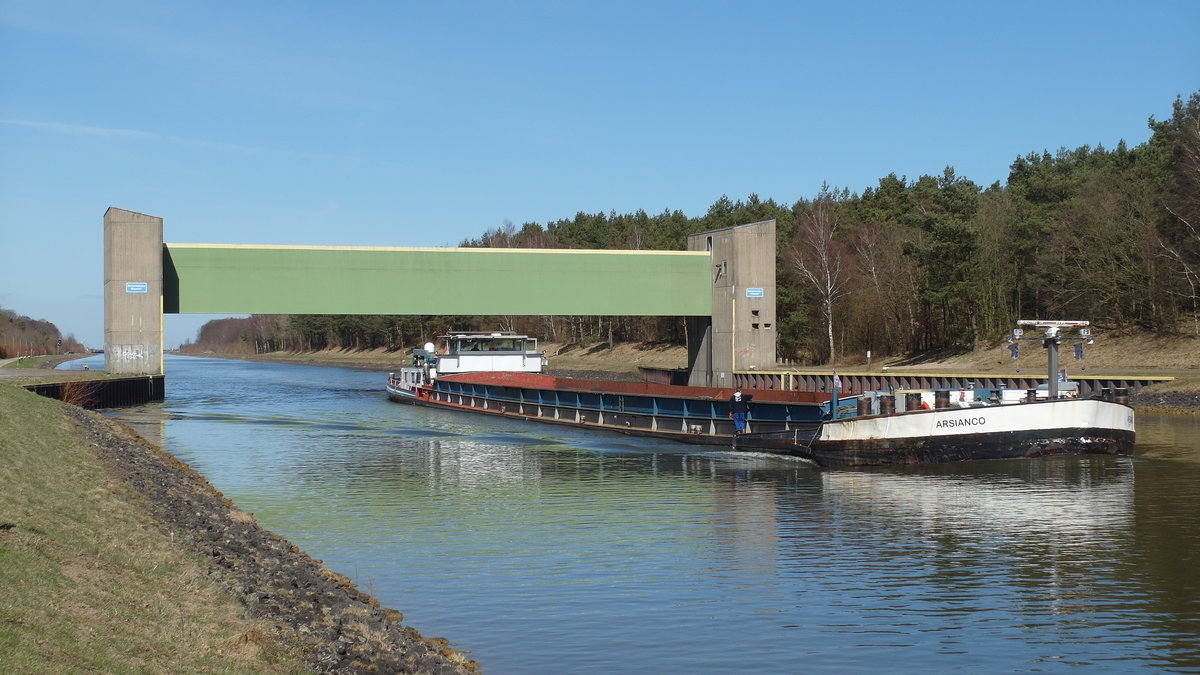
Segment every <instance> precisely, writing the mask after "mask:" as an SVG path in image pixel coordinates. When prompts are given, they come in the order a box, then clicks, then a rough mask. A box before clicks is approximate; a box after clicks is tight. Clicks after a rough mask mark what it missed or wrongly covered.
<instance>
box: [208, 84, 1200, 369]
mask: <svg viewBox="0 0 1200 675" xmlns="http://www.w3.org/2000/svg"><path fill="white" fill-rule="evenodd" d="M1148 124H1149V128H1150V132H1151V136H1150V138H1149V140H1147V141H1146V142H1145V143H1142V144H1141V145H1138V146H1137V147H1134V148H1130V147H1127V145H1126V144H1125V143H1124V142H1123V141H1122V142H1120V143H1118V144H1117V146H1116V147H1115V148H1113V149H1107V148H1104V147H1102V146H1097V147H1090V146H1086V145H1085V146H1082V147H1078V148H1075V149H1067V148H1062V149H1059V150H1058V151H1057V152H1054V153H1051V152H1048V151H1042V152H1030V153H1028V154H1025V155H1021V156H1018V157H1016V159H1015V160H1014V161H1013V162H1012V164H1011V166H1010V167H1009V174H1008V179H1007V181H1006V182H1005V183H1004V184H1001V183H1000V182H998V181H997V182H996V183H993V184H992V185H989V186H986V187H985V186H981V185H979V184H977V183H975V182H974V181H972V180H970V179H969V178H967V177H965V176H960V175H958V174H957V173H956V172H955V171H954V169H953V168H952V167H947V168H946V169H945V170H944V171H942V172H941V173H940V174H939V175H922V176H920V177H918V178H916V179H915V180H910V179H908V178H907V177H905V176H897V175H896V174H894V173H893V174H889V175H887V176H884V177H883V178H881V179H879V181H878V183H877V184H876V185H874V186H871V187H868V188H866V189H864V190H862V191H861V192H851V191H850V190H849V189H848V188H844V187H842V188H838V187H831V186H829V185H824V186H822V187H821V189H820V190H819V191H818V192H817V194H816V195H815V196H813V197H811V198H802V199H799V200H797V201H796V202H794V203H792V204H790V205H787V204H783V203H778V202H776V201H774V200H772V199H766V200H763V199H760V198H759V197H758V196H757V195H754V194H751V195H750V196H749V197H748V198H746V199H745V200H737V201H733V200H731V199H729V198H728V197H727V196H722V197H721V198H720V199H718V200H717V201H716V202H714V203H713V204H712V205H711V206H710V207H709V208H708V210H707V212H706V213H705V214H704V215H702V216H699V217H688V216H686V215H684V214H683V213H682V212H681V211H678V210H664V211H662V212H661V213H656V214H649V213H647V212H645V211H641V210H639V211H637V212H635V213H626V214H620V213H617V212H615V211H610V212H608V213H603V212H601V213H584V212H579V213H577V214H575V216H574V217H573V218H564V219H560V220H555V221H552V222H548V223H545V224H541V223H536V222H528V223H523V224H522V225H521V226H519V227H518V226H516V225H514V224H512V223H505V224H504V225H503V226H502V227H498V228H495V229H491V230H488V231H486V232H484V233H483V234H482V235H481V236H479V237H478V238H475V239H470V240H467V241H464V242H462V244H461V245H462V246H465V247H492V248H512V247H519V248H578V249H629V250H637V249H658V250H680V249H683V248H685V247H686V241H687V236H688V235H689V234H693V233H697V232H704V231H709V230H715V229H720V228H724V227H729V226H733V225H739V224H745V223H751V222H756V221H760V220H766V219H775V221H776V224H777V228H776V229H777V237H778V242H777V244H778V246H777V251H778V260H777V279H778V288H777V308H776V309H777V327H778V330H779V333H778V336H779V337H778V339H779V353H780V355H781V357H784V358H793V359H799V360H801V361H806V362H810V363H825V362H831V361H834V360H846V359H851V360H853V359H856V358H858V356H859V355H862V354H864V353H865V352H866V351H867V350H872V351H873V352H874V353H875V354H880V355H882V354H902V353H918V352H927V351H930V350H966V349H971V348H975V347H979V346H981V345H984V344H986V343H988V342H990V341H994V340H997V339H999V338H1000V337H1001V336H1003V335H1004V334H1005V333H1007V332H1008V331H1009V330H1010V329H1011V328H1012V326H1013V325H1014V322H1015V321H1016V320H1017V319H1021V318H1067V319H1087V320H1090V321H1092V322H1093V323H1094V324H1097V325H1098V326H1100V327H1102V328H1104V327H1126V326H1133V327H1138V328H1141V329H1144V330H1147V331H1151V332H1154V333H1158V334H1180V333H1183V334H1190V335H1194V336H1200V92H1197V93H1194V94H1192V95H1191V96H1190V97H1188V98H1187V99H1184V98H1182V97H1180V98H1177V99H1176V100H1175V102H1174V104H1173V112H1172V115H1171V117H1170V118H1168V119H1165V120H1156V119H1154V118H1153V117H1151V118H1150V119H1149V122H1148ZM450 328H454V329H458V330H495V329H509V330H518V331H521V332H525V333H529V334H532V335H536V336H538V337H540V338H542V339H543V340H551V341H567V342H589V341H605V340H607V341H610V342H611V341H638V342H645V341H667V342H676V343H682V342H683V341H684V339H685V334H684V330H683V321H682V320H681V319H679V318H672V317H667V318H664V317H586V316H553V317H509V316H474V317H411V316H410V317H404V316H312V315H304V316H298V315H294V316H284V317H266V316H254V317H251V318H249V319H227V320H222V321H217V322H211V323H210V324H209V325H206V326H205V327H204V328H202V329H201V331H200V334H199V335H198V340H197V344H198V345H212V346H218V347H221V348H224V349H228V348H230V347H232V346H236V345H240V348H241V349H244V350H250V349H255V350H260V351H264V350H266V351H269V350H273V349H298V350H305V349H322V348H341V349H357V348H387V349H399V348H405V347H411V346H413V345H416V344H421V343H423V342H424V341H427V340H428V339H429V338H431V337H433V336H435V335H437V334H439V332H440V331H443V330H447V329H450Z"/></svg>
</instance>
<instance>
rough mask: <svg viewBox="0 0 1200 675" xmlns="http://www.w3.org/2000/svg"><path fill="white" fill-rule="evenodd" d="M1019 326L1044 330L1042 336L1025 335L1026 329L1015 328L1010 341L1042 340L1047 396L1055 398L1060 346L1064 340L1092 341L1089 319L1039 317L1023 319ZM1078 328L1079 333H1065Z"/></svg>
mask: <svg viewBox="0 0 1200 675" xmlns="http://www.w3.org/2000/svg"><path fill="white" fill-rule="evenodd" d="M1017 325H1018V326H1030V327H1032V328H1040V329H1041V330H1042V335H1041V337H1037V336H1031V337H1024V333H1025V331H1024V330H1022V329H1021V328H1014V329H1013V332H1012V337H1011V338H1009V342H1015V341H1017V340H1041V341H1042V346H1043V347H1045V348H1046V353H1047V359H1046V360H1047V366H1046V370H1047V374H1046V396H1047V398H1049V399H1051V400H1054V399H1056V398H1058V346H1059V345H1060V344H1062V341H1063V340H1083V341H1086V342H1087V344H1091V343H1092V329H1091V328H1088V326H1090V325H1091V323H1090V322H1088V321H1040V320H1037V319H1021V320H1020V321H1017ZM1074 329H1078V330H1079V334H1078V335H1064V333H1065V332H1070V331H1071V330H1074Z"/></svg>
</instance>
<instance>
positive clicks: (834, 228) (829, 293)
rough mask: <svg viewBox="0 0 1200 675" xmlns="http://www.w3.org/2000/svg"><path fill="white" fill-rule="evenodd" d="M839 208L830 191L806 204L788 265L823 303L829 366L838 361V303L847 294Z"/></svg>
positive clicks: (790, 250)
mask: <svg viewBox="0 0 1200 675" xmlns="http://www.w3.org/2000/svg"><path fill="white" fill-rule="evenodd" d="M838 226H839V220H838V213H837V205H836V204H835V203H834V199H833V196H832V195H831V194H830V193H829V192H828V190H827V189H823V190H822V191H821V194H820V195H818V196H817V198H816V200H814V201H813V202H811V203H809V204H805V205H804V206H803V207H802V208H801V210H800V214H799V217H798V219H797V222H796V238H795V239H793V240H792V243H791V245H790V246H789V247H788V251H787V254H786V255H787V261H788V264H790V265H791V266H792V267H793V268H794V269H795V270H796V271H797V272H799V273H800V274H801V275H802V276H803V277H804V278H805V279H807V280H808V282H809V283H810V284H812V286H813V288H814V289H816V291H817V296H818V298H819V301H820V303H821V315H822V316H823V318H824V319H825V335H826V338H827V339H828V345H827V347H828V349H829V359H828V361H829V362H833V360H834V359H835V358H836V357H837V351H836V349H835V348H834V342H833V308H834V303H835V302H837V301H838V299H839V298H841V297H842V296H843V295H845V294H846V282H847V281H848V279H849V275H848V273H847V272H846V269H845V267H846V250H845V246H844V245H843V244H842V242H841V241H839V240H838V239H837V234H838Z"/></svg>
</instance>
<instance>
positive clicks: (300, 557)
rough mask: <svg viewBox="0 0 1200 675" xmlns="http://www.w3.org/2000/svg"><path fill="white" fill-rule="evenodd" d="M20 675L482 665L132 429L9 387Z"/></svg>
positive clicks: (1, 435) (8, 496)
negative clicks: (424, 632) (263, 523)
mask: <svg viewBox="0 0 1200 675" xmlns="http://www.w3.org/2000/svg"><path fill="white" fill-rule="evenodd" d="M0 411H3V414H2V415H0V585H2V586H3V587H4V588H5V589H6V592H5V593H4V594H0V656H2V657H3V658H2V659H0V661H3V662H4V664H5V669H6V670H7V671H9V672H18V673H20V672H29V673H33V672H39V673H41V672H78V671H98V672H107V671H117V670H125V669H129V668H133V669H135V670H144V671H150V672H174V671H192V672H196V671H221V672H264V671H277V672H299V671H311V672H339V673H341V672H346V673H352V672H439V673H468V672H474V671H476V670H477V668H476V666H475V664H474V662H472V661H471V660H470V659H469V658H467V657H466V656H465V655H463V654H462V653H460V652H457V651H454V650H452V649H450V648H449V647H448V646H447V643H446V641H445V640H442V639H436V638H435V639H427V638H425V637H422V636H421V635H420V634H419V633H417V632H416V631H415V630H414V629H412V628H411V627H407V626H405V625H404V624H403V623H402V619H403V617H402V615H401V614H400V613H399V612H397V611H395V610H392V609H388V608H386V607H382V606H380V604H379V603H378V602H377V601H376V600H375V599H374V598H372V597H371V596H370V595H368V594H366V593H364V592H362V591H360V590H359V589H357V588H356V587H355V586H354V585H353V584H352V583H351V582H350V581H349V580H348V579H346V578H344V577H342V576H340V575H337V574H335V573H333V572H331V571H329V570H327V569H325V568H324V567H323V566H322V565H321V564H320V561H319V560H314V559H312V558H310V557H309V556H308V555H306V554H305V553H304V552H303V551H301V550H299V549H298V548H297V547H295V546H294V545H292V544H290V543H289V542H288V541H287V540H285V539H283V538H282V537H279V536H278V535H276V534H274V533H272V532H269V531H267V530H264V529H263V528H261V527H259V526H258V525H257V523H256V522H255V520H254V517H253V515H252V514H249V513H245V512H243V511H241V510H239V509H238V508H237V507H236V506H235V505H234V504H232V503H231V502H230V501H229V500H227V499H226V498H225V497H224V496H223V495H221V493H219V492H218V491H217V490H216V489H214V488H213V487H212V486H211V485H209V484H208V483H207V482H206V481H205V480H204V479H203V478H202V477H201V476H199V475H198V474H196V473H195V472H193V471H192V470H190V469H189V468H188V467H187V466H185V465H183V464H182V463H180V462H178V461H177V460H175V459H174V458H173V457H172V456H171V455H169V454H168V453H166V452H164V451H162V450H161V449H160V448H158V447H155V446H153V445H151V444H149V443H148V442H147V441H145V440H144V439H143V438H141V437H140V436H138V435H137V434H135V433H133V432H132V431H130V430H129V429H127V428H125V427H123V426H122V425H120V424H118V423H116V422H113V421H111V420H108V419H106V418H104V417H102V416H100V415H97V414H96V413H92V412H89V411H86V410H83V409H81V408H79V407H77V406H72V405H67V404H63V403H61V402H58V401H53V400H50V399H47V398H43V397H40V396H36V395H34V394H32V393H31V392H28V391H23V390H22V389H21V388H19V387H13V386H0Z"/></svg>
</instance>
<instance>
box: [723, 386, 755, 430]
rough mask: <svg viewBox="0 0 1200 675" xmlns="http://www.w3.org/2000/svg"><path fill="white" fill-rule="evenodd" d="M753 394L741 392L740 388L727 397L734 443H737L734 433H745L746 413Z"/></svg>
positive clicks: (748, 410)
mask: <svg viewBox="0 0 1200 675" xmlns="http://www.w3.org/2000/svg"><path fill="white" fill-rule="evenodd" d="M752 398H754V396H752V395H750V394H743V393H742V392H741V390H740V389H739V390H736V391H734V392H733V396H730V397H729V417H730V418H732V419H733V433H734V434H735V436H734V439H733V441H734V443H737V436H736V434H741V433H745V431H746V414H747V413H749V412H750V405H749V404H750V399H752Z"/></svg>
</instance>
